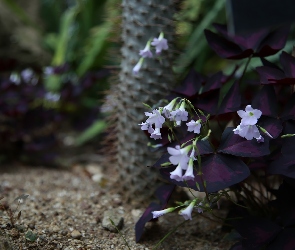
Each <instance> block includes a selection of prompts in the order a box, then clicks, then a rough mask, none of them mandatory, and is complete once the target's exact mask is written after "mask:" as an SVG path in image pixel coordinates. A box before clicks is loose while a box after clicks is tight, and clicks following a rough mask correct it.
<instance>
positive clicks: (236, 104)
mask: <svg viewBox="0 0 295 250" xmlns="http://www.w3.org/2000/svg"><path fill="white" fill-rule="evenodd" d="M240 107H241V94H240V87H239V83H238V81H236V82H234V83H233V85H232V86H231V88H230V89H229V90H228V92H227V94H226V95H225V96H224V98H223V100H222V102H221V104H220V107H219V110H218V112H217V113H218V114H225V113H230V112H235V111H237V110H239V109H240Z"/></svg>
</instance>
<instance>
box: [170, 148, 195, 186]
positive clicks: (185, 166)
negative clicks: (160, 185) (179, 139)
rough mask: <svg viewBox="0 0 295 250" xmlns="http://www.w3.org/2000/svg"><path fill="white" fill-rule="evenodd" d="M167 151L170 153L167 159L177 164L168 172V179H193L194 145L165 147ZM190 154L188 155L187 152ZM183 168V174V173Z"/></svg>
mask: <svg viewBox="0 0 295 250" xmlns="http://www.w3.org/2000/svg"><path fill="white" fill-rule="evenodd" d="M167 150H168V153H169V154H170V155H171V156H170V157H169V161H170V163H171V164H173V165H177V167H176V169H175V170H174V171H172V172H171V173H170V179H174V180H176V181H188V180H194V179H195V176H194V161H195V160H196V158H195V149H194V145H189V146H186V147H184V148H180V146H176V147H175V148H170V147H168V148H167ZM189 152H191V153H190V156H188V153H189ZM183 170H185V174H184V175H183Z"/></svg>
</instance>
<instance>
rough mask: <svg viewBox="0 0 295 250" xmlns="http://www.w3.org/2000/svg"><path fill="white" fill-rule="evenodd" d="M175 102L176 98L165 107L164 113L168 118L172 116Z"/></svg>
mask: <svg viewBox="0 0 295 250" xmlns="http://www.w3.org/2000/svg"><path fill="white" fill-rule="evenodd" d="M175 102H176V98H175V99H173V100H172V101H171V102H170V103H169V104H168V105H166V106H165V107H164V108H163V111H162V114H163V115H164V116H165V117H166V118H168V119H169V118H170V117H171V111H172V110H173V107H174V105H175Z"/></svg>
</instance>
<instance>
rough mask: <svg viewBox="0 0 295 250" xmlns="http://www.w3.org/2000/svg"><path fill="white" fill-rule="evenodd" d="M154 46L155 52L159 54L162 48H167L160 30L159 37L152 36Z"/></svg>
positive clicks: (165, 40)
mask: <svg viewBox="0 0 295 250" xmlns="http://www.w3.org/2000/svg"><path fill="white" fill-rule="evenodd" d="M151 44H152V45H153V46H155V47H156V53H157V54H160V53H161V52H162V50H167V49H168V44H167V39H165V38H164V33H163V32H161V33H160V36H159V38H154V39H153V41H152V43H151Z"/></svg>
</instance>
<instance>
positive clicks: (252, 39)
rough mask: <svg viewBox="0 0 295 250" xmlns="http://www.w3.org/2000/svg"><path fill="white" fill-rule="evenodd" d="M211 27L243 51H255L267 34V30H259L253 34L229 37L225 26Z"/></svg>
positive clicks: (214, 25) (215, 25) (216, 25)
mask: <svg viewBox="0 0 295 250" xmlns="http://www.w3.org/2000/svg"><path fill="white" fill-rule="evenodd" d="M213 27H214V28H215V29H216V30H217V31H218V32H219V33H220V34H222V35H223V36H225V37H226V38H227V39H228V40H230V41H232V42H234V43H235V44H237V45H239V46H240V47H242V48H244V49H253V50H255V49H256V48H257V47H258V45H259V44H260V42H261V41H262V40H263V39H264V38H265V37H266V35H267V34H268V33H269V30H268V29H261V30H258V31H255V32H249V33H244V34H242V35H230V34H229V33H228V31H227V27H226V25H221V24H213Z"/></svg>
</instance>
